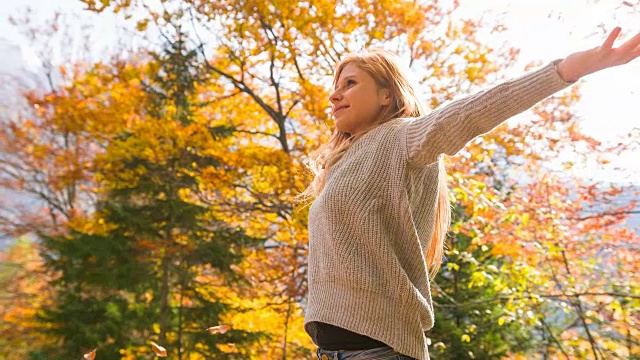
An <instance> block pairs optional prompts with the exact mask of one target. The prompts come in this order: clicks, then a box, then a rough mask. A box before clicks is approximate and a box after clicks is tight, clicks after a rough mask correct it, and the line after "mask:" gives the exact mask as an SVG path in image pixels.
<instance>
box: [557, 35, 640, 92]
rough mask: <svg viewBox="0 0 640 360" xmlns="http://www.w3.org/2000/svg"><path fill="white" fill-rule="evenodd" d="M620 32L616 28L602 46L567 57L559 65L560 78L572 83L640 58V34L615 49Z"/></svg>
mask: <svg viewBox="0 0 640 360" xmlns="http://www.w3.org/2000/svg"><path fill="white" fill-rule="evenodd" d="M620 31H622V29H621V28H620V27H616V28H615V29H613V31H612V32H611V33H610V34H609V36H608V37H607V39H606V40H605V41H604V43H602V45H600V46H598V47H595V48H593V49H589V50H585V51H579V52H576V53H573V54H571V55H569V56H567V58H566V59H564V60H563V61H561V62H560V63H558V65H557V68H558V72H559V73H560V76H562V78H564V79H565V80H567V81H571V82H572V81H576V80H578V79H580V78H581V77H583V76H585V75H588V74H591V73H594V72H596V71H600V70H603V69H606V68H610V67H614V66H618V65H623V64H627V63H628V62H630V61H631V60H633V59H636V58H637V57H639V56H640V33H638V34H636V35H635V36H634V37H632V38H631V39H629V40H627V41H626V42H625V43H624V44H622V45H621V46H620V47H618V48H613V42H614V41H615V40H616V39H617V38H618V36H619V35H620Z"/></svg>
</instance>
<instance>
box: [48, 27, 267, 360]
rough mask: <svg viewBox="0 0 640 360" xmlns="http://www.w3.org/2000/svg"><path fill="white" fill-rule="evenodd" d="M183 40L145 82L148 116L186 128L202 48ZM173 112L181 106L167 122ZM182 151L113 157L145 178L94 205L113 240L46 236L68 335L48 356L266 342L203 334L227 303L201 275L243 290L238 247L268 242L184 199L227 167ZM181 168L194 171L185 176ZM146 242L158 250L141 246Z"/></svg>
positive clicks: (53, 318)
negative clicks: (216, 275) (204, 287)
mask: <svg viewBox="0 0 640 360" xmlns="http://www.w3.org/2000/svg"><path fill="white" fill-rule="evenodd" d="M183 39H184V36H183V34H182V33H181V32H180V31H179V30H178V32H177V36H176V40H174V41H170V42H168V44H167V46H166V47H165V49H164V51H163V52H162V53H159V54H154V55H153V56H152V57H153V59H154V61H155V62H156V63H157V65H158V66H157V69H158V71H157V73H156V74H155V75H154V76H152V77H151V78H150V79H149V81H148V83H147V84H146V89H147V90H146V91H147V93H148V99H149V105H148V106H147V109H146V111H147V115H148V118H149V119H163V121H164V120H166V121H179V122H180V124H182V125H184V126H186V125H189V124H190V122H191V117H192V115H193V113H194V109H195V108H196V107H197V106H199V104H197V103H195V102H194V101H193V100H192V99H193V98H194V96H193V95H194V92H195V89H194V84H195V83H196V82H197V81H204V80H205V79H204V78H203V76H204V75H202V74H203V72H201V71H200V63H199V59H198V54H197V52H196V51H195V50H188V49H187V48H186V44H185V42H184V40H183ZM169 106H172V107H174V108H175V109H176V110H177V111H176V112H175V117H174V118H171V119H168V118H167V113H168V112H167V108H168V107H169ZM156 121H157V120H156ZM231 130H232V129H229V128H224V127H223V128H212V129H209V135H210V136H212V139H213V140H215V139H220V138H223V137H227V136H230V134H231ZM160 140H161V143H162V144H163V145H165V146H172V147H177V146H178V145H177V142H176V141H175V140H176V139H174V138H171V136H167V138H163V139H160ZM135 142H136V135H135V134H134V133H125V134H121V135H120V136H118V137H117V138H116V139H114V140H113V143H112V144H110V146H126V144H132V143H135ZM178 150H179V151H178V152H177V155H176V156H175V157H173V158H170V159H168V160H167V161H163V162H161V163H154V162H151V161H149V160H146V159H142V158H136V157H134V158H133V159H131V158H126V159H117V158H116V159H114V160H113V161H120V163H121V164H123V165H124V167H125V168H127V169H144V172H143V174H142V175H140V177H139V178H138V181H137V182H136V183H135V184H134V185H132V186H130V187H124V188H117V189H110V190H109V191H108V192H106V193H105V195H104V197H103V198H102V199H101V200H100V201H99V202H98V204H97V205H96V214H100V217H101V218H102V219H104V221H105V222H106V223H107V224H113V225H115V228H114V229H113V230H110V231H109V232H108V234H106V235H99V236H98V235H90V234H83V233H78V232H72V233H70V234H68V235H67V236H47V234H40V236H41V238H42V240H43V245H44V248H45V249H46V251H45V252H44V254H43V256H44V258H45V260H46V263H47V266H48V269H49V270H51V271H52V272H54V273H57V274H59V278H58V279H57V281H56V283H55V284H54V285H55V286H56V288H57V296H56V298H55V306H54V307H53V308H51V309H48V310H47V311H46V312H45V313H44V314H42V319H43V321H46V322H48V323H50V324H51V325H52V330H51V331H52V332H53V333H54V334H55V335H57V336H59V337H60V338H61V339H63V342H62V344H61V346H60V347H58V348H57V349H47V351H45V353H47V354H50V355H49V356H50V358H51V359H74V358H79V357H81V355H82V353H83V352H86V351H89V350H91V349H93V348H96V347H97V348H98V352H99V358H100V359H105V360H106V359H119V358H120V356H121V354H120V350H121V349H125V348H128V347H132V346H143V345H145V344H147V345H148V343H149V341H150V340H151V341H155V342H157V343H159V344H161V345H162V346H164V347H165V348H166V349H167V351H168V352H169V357H170V358H173V359H187V358H188V356H187V355H188V354H189V353H193V352H197V353H199V354H201V355H202V356H204V357H206V358H216V359H225V358H231V357H230V355H225V354H224V353H222V352H220V351H219V350H218V349H217V348H216V346H215V344H216V341H221V342H224V343H235V344H242V342H245V341H254V340H255V339H256V338H257V337H260V336H261V334H259V333H247V332H243V331H238V330H233V329H232V330H230V331H229V332H227V333H225V334H219V335H216V336H215V337H214V336H211V335H210V334H208V333H207V332H206V331H205V329H206V328H208V327H210V326H214V325H217V324H218V323H219V322H220V321H219V319H220V315H221V314H223V313H224V312H225V311H227V307H226V305H224V304H223V303H222V302H220V301H219V299H215V298H213V297H212V296H205V295H203V294H202V293H201V292H200V291H199V289H198V288H197V283H196V282H195V277H196V274H197V272H198V271H201V270H202V269H203V268H204V267H209V268H211V269H216V270H218V271H220V272H221V273H223V274H225V275H227V278H228V279H229V281H233V282H234V283H238V284H242V280H243V279H242V278H240V277H239V276H237V275H236V274H235V273H234V272H233V271H232V270H231V265H233V264H237V263H239V262H240V261H241V260H242V258H241V255H240V251H239V249H240V248H242V247H245V246H257V245H259V244H261V243H262V242H263V241H264V239H255V238H250V237H248V236H246V235H245V233H244V231H243V230H242V229H239V228H233V227H230V226H229V225H227V224H226V223H225V222H223V221H221V220H219V219H215V218H213V217H212V216H211V213H210V209H208V208H207V207H206V206H202V205H197V204H194V203H191V202H185V201H183V200H182V199H181V197H180V196H179V191H180V189H190V190H192V191H194V192H197V191H198V186H199V183H198V181H199V180H198V177H197V170H196V169H199V168H204V167H207V166H214V167H221V166H224V161H223V159H219V158H215V157H213V156H211V155H202V154H201V152H200V153H199V152H198V151H194V150H193V149H192V148H190V147H186V148H184V149H178ZM107 151H109V150H107ZM185 168H193V169H194V170H193V171H189V172H185V171H180V169H185ZM105 176H109V175H105ZM178 237H180V238H182V239H185V238H187V239H188V241H187V242H186V243H185V242H184V240H182V241H178V240H177V239H178ZM142 242H145V243H146V244H149V243H151V244H153V248H152V249H149V248H148V245H147V247H144V246H140V245H141V243H142ZM184 298H188V299H189V304H188V305H186V304H184V303H183V299H184ZM154 324H155V327H156V328H157V330H155V331H154Z"/></svg>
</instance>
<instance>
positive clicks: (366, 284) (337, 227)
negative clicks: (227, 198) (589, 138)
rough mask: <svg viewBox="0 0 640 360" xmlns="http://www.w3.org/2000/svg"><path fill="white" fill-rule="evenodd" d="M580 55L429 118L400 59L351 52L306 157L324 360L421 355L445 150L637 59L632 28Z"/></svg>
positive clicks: (443, 209)
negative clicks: (330, 123) (324, 139)
mask: <svg viewBox="0 0 640 360" xmlns="http://www.w3.org/2000/svg"><path fill="white" fill-rule="evenodd" d="M620 31H621V30H620V28H616V29H615V30H613V32H612V33H611V34H610V35H609V36H608V37H607V39H606V41H605V42H604V43H603V44H602V45H601V46H599V47H595V48H593V49H589V50H586V51H582V52H577V53H574V54H571V55H569V56H568V57H567V58H566V59H563V60H556V61H553V62H551V63H549V64H548V65H546V66H544V67H542V68H541V69H539V70H537V71H534V72H532V73H529V74H527V75H524V76H522V77H519V78H517V79H514V80H512V81H508V82H505V83H503V84H500V85H498V86H496V87H494V88H491V89H489V90H487V91H483V92H480V93H478V94H475V95H472V96H469V97H466V98H463V99H461V100H457V101H454V102H452V103H451V104H449V105H447V106H444V107H441V108H439V109H438V110H436V111H433V112H430V113H427V112H426V110H425V107H424V105H423V104H422V102H421V101H420V98H419V94H418V93H417V92H416V89H414V88H413V87H412V86H411V85H410V82H409V81H408V78H407V75H406V74H403V73H402V72H401V71H400V69H399V67H398V63H397V60H396V58H395V57H394V56H393V55H391V54H390V53H387V52H384V51H373V52H367V53H363V54H350V55H347V56H346V57H345V58H344V59H343V60H342V61H341V62H340V63H339V64H338V66H337V69H336V74H335V78H334V92H333V93H332V94H331V96H330V100H331V102H332V104H333V116H334V118H335V131H334V133H333V136H332V138H331V140H330V142H329V143H328V144H326V145H325V146H323V147H321V148H320V149H319V150H318V151H317V152H316V153H315V155H314V161H313V162H312V164H311V167H312V170H314V172H315V174H316V177H315V179H314V181H313V183H312V184H311V185H310V186H309V188H308V189H307V190H306V191H305V192H304V193H302V194H301V195H300V196H299V198H298V199H300V198H302V199H308V198H315V200H314V201H313V204H312V206H311V208H310V209H309V264H308V284H309V291H308V304H307V308H306V312H305V330H306V331H307V333H308V334H309V336H311V338H312V339H313V341H314V343H315V344H316V345H317V346H318V349H317V355H318V358H319V359H320V360H328V359H332V360H342V359H351V360H356V359H371V360H376V359H420V360H425V359H429V352H428V349H427V340H426V337H425V334H424V332H425V331H427V330H429V329H430V328H431V327H433V322H434V315H433V305H432V301H431V291H430V286H429V276H432V277H433V276H434V275H435V274H436V273H437V271H438V269H439V267H440V264H441V261H442V252H443V242H444V238H445V233H446V232H447V229H448V226H449V223H450V219H449V217H450V209H449V201H448V197H447V184H446V173H445V169H444V165H443V162H442V156H443V154H447V155H455V154H456V153H457V152H458V151H459V150H461V149H462V148H463V147H464V146H465V145H466V144H467V143H468V142H469V141H471V140H472V139H473V138H475V137H477V136H479V135H481V134H484V133H487V132H489V131H491V130H492V129H493V128H494V127H496V126H497V125H499V124H500V123H502V122H503V121H505V120H507V119H508V118H510V117H512V116H514V115H516V114H518V113H520V112H522V111H524V110H526V109H528V108H530V107H532V106H533V105H534V104H536V103H537V102H539V101H541V100H543V99H544V98H546V97H548V96H550V95H552V94H554V93H555V92H557V91H559V90H562V89H564V88H566V87H568V86H570V85H571V84H572V83H574V82H575V81H577V80H578V79H580V78H581V77H583V76H585V75H587V74H591V73H594V72H596V71H599V70H602V69H605V68H609V67H613V66H617V65H621V64H625V63H628V62H629V61H631V60H633V59H635V58H637V57H638V56H639V55H640V34H638V35H636V36H634V37H633V38H632V39H630V40H629V41H627V42H626V43H624V44H623V45H622V46H620V47H619V48H613V43H614V40H615V39H616V38H617V37H618V35H619V34H620Z"/></svg>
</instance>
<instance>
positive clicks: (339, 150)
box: [295, 50, 451, 278]
mask: <svg viewBox="0 0 640 360" xmlns="http://www.w3.org/2000/svg"><path fill="white" fill-rule="evenodd" d="M351 63H353V64H355V65H356V66H357V67H358V68H359V69H361V70H363V71H365V72H367V73H368V74H369V75H370V76H371V77H372V78H373V79H374V80H375V83H376V85H377V86H378V88H379V89H389V91H390V94H391V97H392V101H391V104H390V105H389V106H385V107H384V108H383V110H382V111H381V112H380V113H379V114H378V116H377V118H376V119H375V120H374V121H373V122H372V123H371V126H369V127H368V128H367V129H365V130H364V131H362V132H359V133H358V134H355V135H353V134H348V133H345V132H341V131H339V130H338V129H337V128H336V129H335V130H334V131H333V134H332V135H331V138H330V140H329V142H328V143H326V144H324V145H322V146H321V147H320V148H319V149H317V150H316V151H314V152H313V153H312V154H311V162H310V164H309V168H310V169H311V171H312V172H313V173H314V175H315V178H314V179H313V181H312V183H311V184H310V185H309V187H307V189H306V190H305V191H304V192H302V193H301V194H299V195H298V196H296V197H295V201H308V200H310V199H313V198H315V197H317V196H318V195H319V194H320V192H321V191H322V189H323V188H324V184H325V177H326V173H327V171H328V170H329V169H330V168H331V167H332V166H333V165H334V164H335V163H336V162H338V160H340V159H341V158H342V156H343V155H344V153H345V152H346V151H347V149H348V148H349V146H350V145H351V144H352V143H353V142H354V141H355V140H357V139H358V138H360V137H361V136H362V135H364V134H366V133H367V132H368V131H371V130H372V129H374V128H375V127H377V126H379V125H381V124H383V123H386V122H388V121H390V120H393V119H395V118H406V117H419V116H422V115H425V114H426V113H427V107H426V105H425V104H424V103H423V102H422V101H420V100H419V97H418V96H417V94H416V89H415V88H414V86H412V84H411V81H410V80H409V78H408V77H407V76H406V75H405V74H404V72H403V71H402V70H401V68H400V65H399V60H398V58H397V56H396V55H395V54H393V53H391V52H388V51H386V50H370V51H363V52H358V53H350V54H348V55H346V56H345V57H344V58H343V59H342V60H341V61H340V62H339V63H338V65H337V66H336V72H335V76H334V79H333V87H334V88H335V86H336V83H337V80H338V79H339V78H340V74H341V72H342V70H343V69H344V67H345V66H346V65H348V64H351ZM438 167H439V170H440V175H439V177H438V199H437V207H436V216H435V224H434V230H433V235H432V236H431V241H430V243H429V247H428V249H427V252H426V254H425V257H426V261H427V266H428V267H429V274H430V276H431V277H432V278H433V277H435V276H436V274H437V273H438V270H439V269H440V265H441V264H442V255H443V249H444V241H445V236H446V233H447V230H448V228H449V225H450V222H451V209H450V204H449V197H448V192H449V189H448V186H447V175H446V169H445V166H444V162H443V159H442V157H441V156H440V157H439V158H438Z"/></svg>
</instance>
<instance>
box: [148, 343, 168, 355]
mask: <svg viewBox="0 0 640 360" xmlns="http://www.w3.org/2000/svg"><path fill="white" fill-rule="evenodd" d="M151 347H153V352H154V353H156V355H157V356H160V357H166V356H167V349H165V348H163V347H162V346H160V345H158V344H156V343H154V342H153V341H151Z"/></svg>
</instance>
